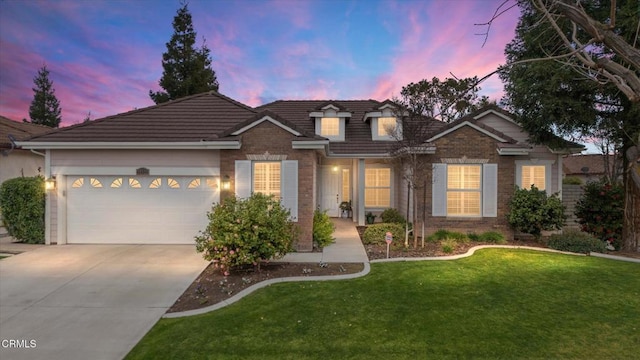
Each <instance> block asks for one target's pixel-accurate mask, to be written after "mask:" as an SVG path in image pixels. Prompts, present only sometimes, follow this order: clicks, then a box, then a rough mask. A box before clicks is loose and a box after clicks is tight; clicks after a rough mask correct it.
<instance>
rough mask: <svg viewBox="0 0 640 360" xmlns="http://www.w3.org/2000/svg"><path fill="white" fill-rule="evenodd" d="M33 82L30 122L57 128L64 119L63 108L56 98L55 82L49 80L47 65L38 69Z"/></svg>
mask: <svg viewBox="0 0 640 360" xmlns="http://www.w3.org/2000/svg"><path fill="white" fill-rule="evenodd" d="M33 83H34V85H35V88H33V89H32V90H33V100H32V101H31V105H30V106H29V117H30V118H31V121H30V122H31V123H33V124H40V125H45V126H49V127H53V128H57V127H58V126H60V121H61V120H62V118H61V116H60V112H61V111H62V109H61V108H60V102H59V101H58V98H56V95H55V89H54V88H53V82H52V81H51V80H49V70H47V66H46V65H44V66H42V68H41V69H39V70H38V75H36V77H35V78H34V79H33Z"/></svg>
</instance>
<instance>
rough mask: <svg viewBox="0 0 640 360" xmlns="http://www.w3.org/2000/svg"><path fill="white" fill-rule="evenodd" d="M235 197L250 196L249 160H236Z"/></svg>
mask: <svg viewBox="0 0 640 360" xmlns="http://www.w3.org/2000/svg"><path fill="white" fill-rule="evenodd" d="M236 196H237V197H239V198H248V197H250V196H251V160H236Z"/></svg>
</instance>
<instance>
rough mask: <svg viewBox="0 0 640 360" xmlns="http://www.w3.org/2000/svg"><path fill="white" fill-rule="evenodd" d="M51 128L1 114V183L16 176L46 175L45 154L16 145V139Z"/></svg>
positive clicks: (44, 131)
mask: <svg viewBox="0 0 640 360" xmlns="http://www.w3.org/2000/svg"><path fill="white" fill-rule="evenodd" d="M51 130H52V129H51V128H50V127H47V126H43V125H36V124H31V123H25V122H17V121H13V120H11V119H9V118H7V117H4V116H0V184H2V183H3V182H5V181H6V180H9V179H13V178H16V177H22V176H25V177H29V176H36V175H44V154H43V153H40V154H38V153H34V152H32V151H30V150H24V149H21V148H20V147H19V146H16V144H15V141H19V140H25V139H28V138H30V137H32V136H34V135H40V134H45V133H47V132H50V131H51Z"/></svg>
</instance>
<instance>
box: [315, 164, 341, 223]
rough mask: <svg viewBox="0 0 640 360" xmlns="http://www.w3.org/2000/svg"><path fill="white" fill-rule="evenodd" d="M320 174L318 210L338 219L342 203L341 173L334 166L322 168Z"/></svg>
mask: <svg viewBox="0 0 640 360" xmlns="http://www.w3.org/2000/svg"><path fill="white" fill-rule="evenodd" d="M321 174H322V178H321V180H322V186H321V188H320V200H321V201H320V209H322V210H324V211H326V212H327V214H328V215H329V216H331V217H339V216H340V202H341V201H342V199H341V198H342V195H341V192H342V191H341V190H342V171H340V169H339V168H337V167H334V166H322V168H321Z"/></svg>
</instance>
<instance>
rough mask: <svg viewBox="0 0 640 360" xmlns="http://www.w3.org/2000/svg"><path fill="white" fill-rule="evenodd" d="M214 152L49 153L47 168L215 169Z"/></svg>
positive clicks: (86, 151) (91, 151)
mask: <svg viewBox="0 0 640 360" xmlns="http://www.w3.org/2000/svg"><path fill="white" fill-rule="evenodd" d="M219 163H220V153H219V151H218V150H52V151H51V166H133V167H150V166H162V167H164V166H176V167H218V166H219Z"/></svg>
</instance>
